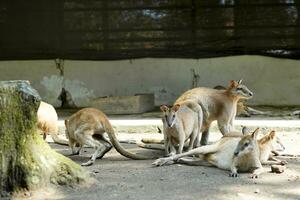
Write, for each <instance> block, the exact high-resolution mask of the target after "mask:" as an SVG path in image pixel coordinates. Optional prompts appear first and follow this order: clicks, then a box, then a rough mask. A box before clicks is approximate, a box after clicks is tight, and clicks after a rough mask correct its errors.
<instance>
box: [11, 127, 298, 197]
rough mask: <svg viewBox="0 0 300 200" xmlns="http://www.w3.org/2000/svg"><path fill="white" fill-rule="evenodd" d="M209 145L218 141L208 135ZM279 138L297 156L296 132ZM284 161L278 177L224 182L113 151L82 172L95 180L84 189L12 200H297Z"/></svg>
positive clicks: (293, 172)
mask: <svg viewBox="0 0 300 200" xmlns="http://www.w3.org/2000/svg"><path fill="white" fill-rule="evenodd" d="M212 136H213V137H212V139H217V138H218V137H219V135H218V133H213V134H212ZM118 137H119V138H121V139H125V138H129V139H139V138H141V137H156V138H160V137H162V136H161V134H151V135H150V134H144V135H143V134H122V133H121V134H119V136H118ZM280 138H281V140H282V141H283V142H284V144H285V145H286V147H287V149H286V151H285V152H288V153H290V152H293V153H295V154H300V148H299V141H300V132H299V131H294V132H283V133H280ZM50 145H51V147H52V148H54V149H55V150H57V151H58V152H60V153H62V154H64V155H68V154H70V149H69V148H68V147H67V146H61V145H57V144H53V143H51V144H50ZM123 145H124V147H126V148H127V149H128V150H130V151H132V152H138V153H141V154H145V155H153V154H155V155H157V156H162V152H160V151H155V150H147V149H140V148H138V147H137V146H136V145H135V144H123ZM91 153H93V149H91V148H85V149H84V151H83V152H82V155H79V156H71V157H70V158H71V159H72V160H74V161H75V162H77V163H82V162H85V161H87V160H88V159H89V156H90V155H91ZM281 159H284V160H287V161H288V165H287V169H286V171H285V172H284V173H282V174H274V173H270V167H268V166H266V167H265V169H266V171H267V173H265V174H262V175H261V177H260V178H258V179H250V178H249V174H240V177H238V178H231V177H228V171H224V170H220V169H217V168H213V167H201V166H185V165H180V164H175V165H171V166H163V167H152V165H151V163H152V162H153V160H146V161H136V160H130V159H127V158H125V157H123V156H121V155H120V154H119V153H117V152H116V151H115V150H114V149H113V150H112V151H110V152H109V153H108V154H106V155H105V156H104V158H103V159H101V160H97V161H96V163H95V164H94V165H93V166H90V167H86V169H87V170H88V171H90V172H91V174H92V176H93V177H94V178H95V182H94V183H93V184H92V185H90V186H85V187H84V186H80V187H79V186H76V187H65V186H53V185H52V186H51V187H48V188H42V189H40V190H38V191H34V192H32V193H26V195H27V196H26V197H25V196H24V195H19V196H18V198H16V199H105V200H106V199H116V200H119V199H128V200H131V199H132V200H135V199H152V200H153V199H154V200H155V199H159V200H161V199H164V200H169V199H170V200H171V199H172V200H174V199H178V200H179V199H180V200H182V199H195V200H198V199H204V200H205V199H209V200H211V199H216V200H218V199H232V200H235V199H236V200H241V199H242V200H244V199H245V200H248V199H249V200H252V199H264V200H269V199H270V200H282V199H285V200H287V199H300V159H299V158H287V157H281Z"/></svg>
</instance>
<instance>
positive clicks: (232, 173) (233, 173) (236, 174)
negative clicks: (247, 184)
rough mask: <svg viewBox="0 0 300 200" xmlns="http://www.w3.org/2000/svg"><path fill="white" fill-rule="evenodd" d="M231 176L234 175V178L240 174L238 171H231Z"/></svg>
mask: <svg viewBox="0 0 300 200" xmlns="http://www.w3.org/2000/svg"><path fill="white" fill-rule="evenodd" d="M229 176H230V177H234V178H235V177H238V176H239V174H238V173H236V172H230V173H229Z"/></svg>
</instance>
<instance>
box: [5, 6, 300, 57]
mask: <svg viewBox="0 0 300 200" xmlns="http://www.w3.org/2000/svg"><path fill="white" fill-rule="evenodd" d="M299 10H300V0H0V59H1V60H18V59H52V58H63V59H92V60H113V59H130V58H140V57H165V58H203V57H216V56H228V55H243V54H258V55H269V56H276V57H285V58H295V59H299V58H300V50H299V49H300V48H299V47H300V19H299V17H300V16H299V17H298V15H299Z"/></svg>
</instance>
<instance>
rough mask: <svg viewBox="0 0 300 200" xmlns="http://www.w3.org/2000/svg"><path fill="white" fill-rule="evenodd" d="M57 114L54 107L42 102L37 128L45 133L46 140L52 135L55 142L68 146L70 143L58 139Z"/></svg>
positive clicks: (38, 112) (38, 113)
mask: <svg viewBox="0 0 300 200" xmlns="http://www.w3.org/2000/svg"><path fill="white" fill-rule="evenodd" d="M57 119H58V117H57V113H56V111H55V109H54V107H53V106H52V105H50V104H48V103H46V102H43V101H41V103H40V106H39V108H38V111H37V121H38V122H37V127H38V128H39V129H40V130H41V131H42V132H43V139H44V140H45V139H46V137H47V134H50V135H51V137H52V139H53V141H54V142H55V143H57V144H62V145H68V141H67V140H64V139H62V138H59V137H58V125H57Z"/></svg>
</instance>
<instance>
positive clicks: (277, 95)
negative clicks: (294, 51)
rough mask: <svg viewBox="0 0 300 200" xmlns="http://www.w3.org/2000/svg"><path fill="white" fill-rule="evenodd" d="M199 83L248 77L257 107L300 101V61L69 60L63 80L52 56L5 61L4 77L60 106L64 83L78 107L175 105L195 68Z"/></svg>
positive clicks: (260, 58) (258, 58) (250, 58)
mask: <svg viewBox="0 0 300 200" xmlns="http://www.w3.org/2000/svg"><path fill="white" fill-rule="evenodd" d="M193 69H194V71H195V72H196V74H199V76H200V77H199V79H198V86H208V87H213V86H215V85H227V83H228V81H229V80H231V79H243V80H244V84H246V85H247V86H248V87H249V88H250V89H251V90H252V91H253V92H254V95H255V96H254V98H253V99H252V100H251V101H250V102H249V103H250V104H256V105H300V99H299V95H300V61H297V60H289V59H278V58H271V57H263V56H234V57H223V58H209V59H199V60H195V59H152V58H146V59H135V60H121V61H69V60H67V61H65V62H64V78H65V79H64V81H63V77H61V76H60V75H59V74H60V73H59V70H58V69H57V68H56V65H55V62H54V61H53V60H49V61H2V62H0V71H1V73H0V80H9V79H28V80H30V81H31V83H32V85H33V86H34V87H35V88H36V89H37V90H38V91H39V92H40V94H41V96H42V97H43V98H44V99H45V101H47V102H49V103H52V104H54V105H56V106H58V105H59V101H58V100H57V96H58V95H59V93H60V90H61V87H62V86H63V85H64V87H65V88H66V89H67V90H68V91H69V92H70V93H71V94H72V97H73V98H74V100H75V103H76V104H77V105H81V106H84V105H87V104H88V99H90V98H95V97H101V96H108V95H109V96H110V95H134V94H136V93H155V100H156V101H155V103H156V105H160V104H162V103H169V104H170V103H172V102H173V101H174V100H175V99H176V97H178V96H179V95H180V94H181V93H182V92H184V91H185V90H187V89H190V88H191V87H192V83H193V75H192V70H193Z"/></svg>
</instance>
